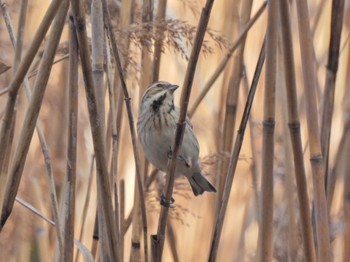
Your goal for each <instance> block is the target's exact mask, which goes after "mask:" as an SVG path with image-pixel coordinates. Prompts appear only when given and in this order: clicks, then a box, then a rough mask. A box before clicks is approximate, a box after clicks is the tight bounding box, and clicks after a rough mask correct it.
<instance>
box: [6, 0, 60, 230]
mask: <svg viewBox="0 0 350 262" xmlns="http://www.w3.org/2000/svg"><path fill="white" fill-rule="evenodd" d="M61 1H62V0H55V1H52V2H51V4H50V6H49V8H48V9H47V11H46V14H45V16H44V18H43V20H42V22H41V24H40V26H39V28H38V30H37V32H36V34H35V36H34V38H33V41H32V43H31V44H30V46H29V48H28V51H27V53H26V54H25V56H24V57H23V60H22V62H21V63H20V65H19V66H18V69H17V70H16V72H15V75H14V77H13V79H12V81H11V83H10V85H9V87H8V90H9V92H8V100H7V103H6V109H5V115H4V117H3V119H2V123H1V127H0V170H2V166H3V163H4V160H5V157H6V151H7V145H8V141H9V135H10V128H8V127H9V126H11V121H12V118H13V114H14V108H15V103H16V100H17V94H18V90H19V88H20V86H21V83H22V81H23V79H24V77H25V75H26V74H27V72H28V69H29V67H30V65H31V63H32V61H33V58H34V56H35V54H36V53H37V51H38V49H39V47H40V44H41V42H42V41H43V39H44V37H45V35H46V32H47V31H48V29H49V27H50V25H51V22H52V20H53V18H54V17H55V14H56V13H57V10H58V7H59V5H60V4H61ZM0 4H1V5H2V6H3V5H4V3H3V2H0ZM3 175H4V174H2V173H0V176H3ZM0 198H3V196H0ZM0 202H1V200H0ZM2 226H3V224H1V225H0V231H1V229H2Z"/></svg>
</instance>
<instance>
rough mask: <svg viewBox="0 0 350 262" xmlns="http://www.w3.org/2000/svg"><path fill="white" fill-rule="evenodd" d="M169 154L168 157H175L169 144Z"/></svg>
mask: <svg viewBox="0 0 350 262" xmlns="http://www.w3.org/2000/svg"><path fill="white" fill-rule="evenodd" d="M167 155H168V159H172V158H173V150H172V149H171V146H169V150H168V152H167Z"/></svg>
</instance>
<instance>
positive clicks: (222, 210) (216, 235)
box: [208, 43, 265, 262]
mask: <svg viewBox="0 0 350 262" xmlns="http://www.w3.org/2000/svg"><path fill="white" fill-rule="evenodd" d="M264 61H265V43H264V44H263V46H262V47H261V51H260V56H259V59H258V63H257V66H256V69H255V73H254V77H253V81H252V84H251V88H250V90H249V94H248V97H247V102H246V104H245V108H244V113H243V116H242V119H241V123H240V126H239V129H238V131H237V138H236V141H235V144H234V146H233V149H232V152H231V158H230V163H229V167H228V170H227V175H226V181H225V187H224V191H223V195H222V199H221V201H220V205H219V207H218V213H217V216H216V221H215V224H214V225H215V228H214V232H213V236H212V242H211V247H210V254H209V259H208V261H210V262H214V261H216V255H217V252H218V247H219V241H220V237H221V232H222V226H223V224H224V219H225V214H226V209H227V205H228V200H229V197H230V193H231V188H232V183H233V179H234V175H235V171H236V167H237V162H238V157H239V152H240V151H241V148H242V144H243V139H244V134H245V129H246V127H247V122H248V119H249V114H250V110H251V107H252V104H253V100H254V95H255V92H256V88H257V86H258V82H259V78H260V73H261V70H262V67H263V64H264Z"/></svg>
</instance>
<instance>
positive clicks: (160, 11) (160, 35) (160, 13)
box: [152, 0, 168, 82]
mask: <svg viewBox="0 0 350 262" xmlns="http://www.w3.org/2000/svg"><path fill="white" fill-rule="evenodd" d="M167 2H168V1H167V0H163V1H159V3H158V8H157V14H156V20H155V21H156V23H157V25H158V23H159V22H160V21H162V20H163V19H164V18H165V12H166V6H167ZM156 36H157V38H156V40H155V42H154V54H153V75H152V79H153V81H152V82H156V81H158V80H159V68H160V60H161V54H162V49H163V40H164V31H163V30H160V29H158V28H156Z"/></svg>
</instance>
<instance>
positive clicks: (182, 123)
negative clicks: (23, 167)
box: [152, 0, 214, 262]
mask: <svg viewBox="0 0 350 262" xmlns="http://www.w3.org/2000/svg"><path fill="white" fill-rule="evenodd" d="M213 4H214V0H207V1H206V4H205V6H204V8H203V9H202V13H201V17H200V19H199V23H198V29H197V32H196V36H195V39H194V43H193V49H192V52H191V56H190V59H189V62H188V66H187V70H186V75H185V80H184V84H183V90H182V93H181V100H180V101H181V102H180V116H179V119H178V122H177V128H176V133H175V139H174V144H173V146H172V148H173V156H172V159H171V160H170V161H168V166H167V172H166V186H165V194H164V195H165V201H166V202H170V201H171V196H172V194H173V188H174V179H175V168H176V159H177V156H178V153H179V150H180V148H181V143H182V139H183V135H184V131H185V127H186V116H187V108H188V102H189V99H190V95H191V90H192V83H193V78H194V74H195V70H196V66H197V61H198V57H199V53H200V50H201V47H202V43H203V39H204V35H205V31H206V29H207V26H208V22H209V17H210V13H211V9H212V7H213ZM168 212H169V207H165V206H162V207H161V211H160V215H159V222H158V230H157V235H152V250H153V251H155V252H154V253H153V254H152V256H153V261H157V262H160V261H162V254H163V248H164V241H165V229H166V224H167V220H168Z"/></svg>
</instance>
